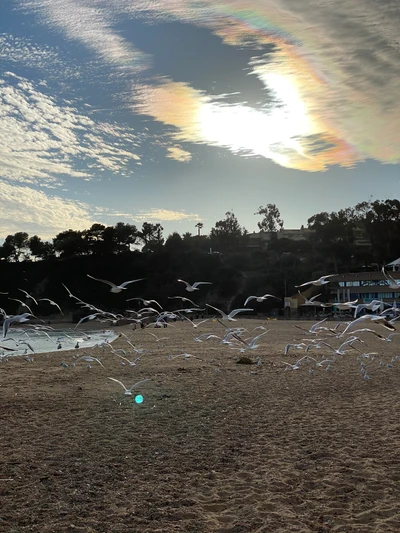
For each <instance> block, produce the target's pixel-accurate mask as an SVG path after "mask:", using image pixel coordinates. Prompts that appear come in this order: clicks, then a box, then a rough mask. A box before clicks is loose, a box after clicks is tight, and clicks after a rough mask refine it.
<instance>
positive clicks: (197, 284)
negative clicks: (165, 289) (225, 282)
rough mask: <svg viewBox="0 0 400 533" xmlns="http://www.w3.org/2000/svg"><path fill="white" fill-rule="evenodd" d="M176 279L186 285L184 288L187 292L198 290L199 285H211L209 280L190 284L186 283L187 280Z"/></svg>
mask: <svg viewBox="0 0 400 533" xmlns="http://www.w3.org/2000/svg"><path fill="white" fill-rule="evenodd" d="M178 281H180V282H181V283H184V284H185V285H186V290H187V291H188V292H193V291H198V290H199V289H198V286H199V285H212V283H211V282H210V281H196V282H195V283H193V285H190V283H188V282H187V281H184V280H183V279H178ZM195 305H196V304H195Z"/></svg>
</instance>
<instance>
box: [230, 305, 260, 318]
mask: <svg viewBox="0 0 400 533" xmlns="http://www.w3.org/2000/svg"><path fill="white" fill-rule="evenodd" d="M244 311H254V309H248V308H246V309H244V308H243V307H242V308H240V309H233V311H231V312H230V313H229V315H228V316H229V317H231V318H233V317H234V316H236V315H238V314H239V313H243V312H244Z"/></svg>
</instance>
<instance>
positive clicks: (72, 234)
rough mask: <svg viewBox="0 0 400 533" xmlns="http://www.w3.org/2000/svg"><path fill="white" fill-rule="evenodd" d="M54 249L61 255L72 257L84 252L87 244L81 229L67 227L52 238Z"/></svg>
mask: <svg viewBox="0 0 400 533" xmlns="http://www.w3.org/2000/svg"><path fill="white" fill-rule="evenodd" d="M53 246H54V250H55V251H56V252H58V253H59V254H60V256H61V257H72V256H74V255H83V254H84V253H86V250H87V246H86V242H85V239H84V238H83V232H82V231H75V230H72V229H69V230H67V231H62V232H61V233H59V234H58V235H56V236H55V237H54V239H53Z"/></svg>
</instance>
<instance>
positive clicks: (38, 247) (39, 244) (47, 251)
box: [28, 235, 54, 259]
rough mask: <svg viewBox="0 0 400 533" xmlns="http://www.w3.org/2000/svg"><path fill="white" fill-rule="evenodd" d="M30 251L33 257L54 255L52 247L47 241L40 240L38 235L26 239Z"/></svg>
mask: <svg viewBox="0 0 400 533" xmlns="http://www.w3.org/2000/svg"><path fill="white" fill-rule="evenodd" d="M28 246H29V250H30V253H31V255H32V256H33V257H38V258H40V259H49V258H50V257H52V256H53V255H54V247H53V245H52V244H51V243H50V242H48V241H42V239H41V238H40V237H38V235H34V236H33V237H31V238H30V239H29V240H28Z"/></svg>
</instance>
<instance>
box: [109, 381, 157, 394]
mask: <svg viewBox="0 0 400 533" xmlns="http://www.w3.org/2000/svg"><path fill="white" fill-rule="evenodd" d="M108 379H111V380H112V381H115V383H118V384H119V385H121V387H122V388H123V389H124V391H125V393H124V394H125V396H132V390H133V389H134V388H135V387H137V386H138V385H140V383H144V382H145V381H151V380H150V379H143V380H142V381H137V382H136V383H134V384H133V385H132V387H130V388H129V389H127V388H126V387H125V385H124V384H123V383H121V381H118V379H114V378H108Z"/></svg>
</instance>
